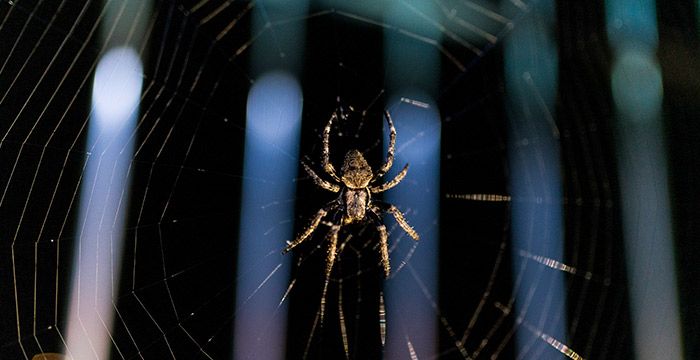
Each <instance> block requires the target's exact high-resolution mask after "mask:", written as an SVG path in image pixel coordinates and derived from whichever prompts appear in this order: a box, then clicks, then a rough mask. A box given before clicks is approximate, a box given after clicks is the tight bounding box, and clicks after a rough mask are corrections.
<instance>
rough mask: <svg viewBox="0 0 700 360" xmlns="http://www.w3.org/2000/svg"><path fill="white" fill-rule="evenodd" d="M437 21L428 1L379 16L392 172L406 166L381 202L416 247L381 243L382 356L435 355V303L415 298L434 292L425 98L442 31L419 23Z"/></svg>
mask: <svg viewBox="0 0 700 360" xmlns="http://www.w3.org/2000/svg"><path fill="white" fill-rule="evenodd" d="M437 16H439V10H438V6H437V5H436V4H435V3H433V2H428V1H425V2H390V3H388V5H386V10H385V14H384V21H385V22H386V23H387V24H388V25H389V26H388V27H387V28H386V29H385V31H384V64H385V65H384V67H385V69H386V86H387V89H388V92H389V94H390V95H389V101H388V102H387V109H388V110H389V112H390V113H391V115H392V118H393V119H394V124H395V126H396V131H397V138H396V139H397V140H396V158H395V159H394V168H393V169H392V171H393V173H396V172H398V171H399V170H400V169H401V168H402V167H403V165H404V164H406V163H410V166H409V170H408V175H407V176H406V178H404V180H403V182H402V183H401V184H399V185H398V186H397V187H395V188H393V189H391V190H389V191H388V192H387V194H386V195H385V199H386V200H387V201H388V202H390V203H393V204H395V205H396V206H397V207H398V208H399V210H401V211H403V212H404V213H405V214H406V218H407V220H408V221H409V223H410V224H411V225H413V227H414V228H415V230H416V231H417V232H418V233H419V235H420V237H421V239H420V241H419V242H418V243H417V244H416V243H414V241H413V240H412V239H411V238H410V237H409V236H407V235H406V234H404V233H403V232H402V231H401V230H400V228H396V230H395V231H393V232H392V233H391V236H390V238H389V246H390V248H394V249H395V250H394V251H393V252H392V253H391V259H392V271H396V273H395V274H394V275H392V277H391V278H390V279H389V280H388V281H387V282H386V283H385V286H384V288H385V293H386V321H387V322H386V329H387V330H386V331H387V334H386V335H387V336H386V348H385V351H384V357H385V358H386V359H407V358H413V357H416V356H417V357H418V358H419V359H422V358H427V357H431V356H434V355H435V354H436V353H437V345H438V344H437V321H436V316H435V312H434V310H433V307H432V302H433V301H435V302H438V301H439V300H438V299H437V298H436V297H433V298H428V297H427V296H421V295H419V294H423V295H425V294H433V295H432V296H437V295H435V294H437V293H438V285H437V284H438V278H437V276H438V275H437V259H438V242H439V239H440V233H439V231H438V227H437V225H436V224H437V223H438V222H439V216H440V214H439V204H440V197H439V191H440V114H439V111H438V109H437V106H436V103H435V102H434V100H433V98H432V97H433V96H434V95H435V94H436V93H437V88H438V84H439V78H440V76H439V74H440V51H439V47H440V46H441V44H440V42H441V41H442V32H440V30H439V29H438V28H437V27H436V26H434V24H432V23H430V21H426V19H431V18H435V17H437ZM385 133H388V129H385ZM387 140H388V139H385V141H384V144H385V145H384V146H387V143H388V141H387ZM391 175H392V174H389V176H388V177H387V178H388V179H390V178H391ZM389 217H390V216H388V218H389ZM388 218H387V222H388V223H391V220H390V219H388ZM414 246H415V248H414V249H415V252H414V253H413V254H412V256H410V259H409V258H408V257H407V256H409V255H410V254H411V251H412V250H411V249H413V247H414ZM406 260H408V262H407V264H406V266H403V268H401V265H400V264H401V263H402V262H403V261H406Z"/></svg>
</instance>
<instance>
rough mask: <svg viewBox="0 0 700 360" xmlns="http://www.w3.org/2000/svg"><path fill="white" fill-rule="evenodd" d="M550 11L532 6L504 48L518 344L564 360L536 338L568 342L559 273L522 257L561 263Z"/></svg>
mask: <svg viewBox="0 0 700 360" xmlns="http://www.w3.org/2000/svg"><path fill="white" fill-rule="evenodd" d="M554 6H555V5H554V2H553V1H549V0H543V1H536V2H532V3H531V5H530V7H531V8H530V10H529V11H528V12H527V13H526V14H524V16H523V17H522V18H521V19H520V20H519V22H518V24H517V26H516V27H515V29H514V30H513V32H512V33H510V34H509V36H508V38H507V40H506V41H505V44H504V46H505V51H504V56H505V59H504V60H505V78H506V108H507V114H508V121H509V124H510V125H509V127H510V130H509V138H508V141H509V143H508V149H509V150H508V160H509V163H508V165H509V170H510V171H509V173H510V175H509V176H510V179H509V184H510V191H511V196H512V198H513V199H514V200H513V203H512V230H511V236H512V243H513V246H512V259H513V266H512V268H513V278H514V279H516V281H515V282H514V289H513V293H514V296H515V307H516V308H515V321H516V325H517V326H518V328H517V333H516V346H517V352H518V356H519V357H520V358H528V359H529V358H537V359H561V358H563V357H564V355H563V354H562V353H561V352H559V351H558V350H556V349H555V348H554V347H552V346H550V345H549V344H547V343H546V342H545V341H541V340H540V339H545V338H548V337H551V338H554V339H556V340H557V341H560V342H565V341H566V319H567V317H566V311H567V308H566V291H565V286H564V285H565V283H564V274H563V273H562V272H559V271H557V270H555V269H552V268H549V267H546V266H544V265H542V264H540V263H538V262H533V261H530V260H528V259H527V258H526V257H523V256H521V253H522V252H523V251H525V252H527V253H530V254H535V255H537V256H543V257H546V258H550V259H553V260H556V261H559V262H562V263H563V262H565V259H564V231H563V228H562V220H563V214H562V199H563V195H562V179H561V171H562V170H561V165H560V162H561V158H560V155H559V153H560V143H559V133H558V130H557V127H556V119H555V116H556V111H555V99H556V91H557V86H558V85H557V81H558V71H559V69H558V56H557V48H556V43H555V39H554V38H553V32H554V29H555V8H554Z"/></svg>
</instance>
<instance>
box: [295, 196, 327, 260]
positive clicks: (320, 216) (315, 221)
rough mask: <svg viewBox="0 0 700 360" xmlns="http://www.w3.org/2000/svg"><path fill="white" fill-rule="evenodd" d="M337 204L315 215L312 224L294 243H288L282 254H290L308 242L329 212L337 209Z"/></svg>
mask: <svg viewBox="0 0 700 360" xmlns="http://www.w3.org/2000/svg"><path fill="white" fill-rule="evenodd" d="M335 207H336V205H335V204H331V205H329V206H326V207H324V208H323V209H320V210H319V211H318V212H317V213H316V215H314V217H313V219H312V220H311V224H310V225H309V226H307V227H306V229H304V231H303V232H302V233H301V234H299V236H297V238H296V239H294V241H290V242H288V243H287V247H286V248H284V250H282V254H286V253H288V252H289V251H290V250H292V249H294V248H295V247H296V246H297V245H299V244H301V243H302V242H303V241H304V240H306V239H307V238H308V237H309V235H311V234H312V233H313V232H314V231H316V228H317V227H318V224H319V223H321V219H323V217H324V216H326V215H328V212H329V211H331V210H332V209H333V208H335Z"/></svg>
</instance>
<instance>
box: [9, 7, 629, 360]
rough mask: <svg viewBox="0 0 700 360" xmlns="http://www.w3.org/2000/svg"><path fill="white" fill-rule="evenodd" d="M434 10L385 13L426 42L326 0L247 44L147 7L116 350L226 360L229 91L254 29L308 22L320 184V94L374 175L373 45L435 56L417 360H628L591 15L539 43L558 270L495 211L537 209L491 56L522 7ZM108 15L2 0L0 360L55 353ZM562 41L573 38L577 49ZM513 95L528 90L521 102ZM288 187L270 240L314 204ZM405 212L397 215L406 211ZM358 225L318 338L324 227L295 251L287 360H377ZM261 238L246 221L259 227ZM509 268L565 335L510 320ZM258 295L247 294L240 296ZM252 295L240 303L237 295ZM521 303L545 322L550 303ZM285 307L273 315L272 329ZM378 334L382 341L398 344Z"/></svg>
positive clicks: (342, 136) (309, 101)
mask: <svg viewBox="0 0 700 360" xmlns="http://www.w3.org/2000/svg"><path fill="white" fill-rule="evenodd" d="M433 3H434V5H435V7H436V8H437V9H438V10H439V11H438V12H437V13H436V14H435V15H426V14H423V13H421V12H420V11H418V10H416V9H415V7H413V5H412V3H411V2H408V1H406V2H404V1H398V2H397V4H399V6H405V7H406V8H408V9H409V10H411V9H413V10H412V11H414V16H415V19H414V21H424V22H426V23H427V24H429V25H431V26H435V27H436V28H438V29H439V32H440V34H441V36H442V38H443V41H442V42H436V41H434V39H430V38H425V37H423V36H421V35H420V34H417V33H414V32H411V31H410V29H407V28H403V27H401V26H400V25H397V24H394V23H390V22H386V20H385V19H384V18H382V16H381V15H376V14H375V15H372V14H367V13H366V12H364V11H360V10H358V9H353V8H352V7H344V6H341V4H338V3H333V2H317V3H312V5H311V7H310V10H309V13H308V14H307V15H303V16H300V17H299V16H294V17H289V18H283V19H268V21H270V27H269V28H267V30H266V31H263V32H261V33H254V32H252V31H251V16H252V15H251V13H252V12H253V11H256V9H257V8H258V7H261V6H264V3H263V2H255V3H252V2H232V1H223V0H222V1H219V0H201V1H177V2H159V3H157V4H155V7H154V10H153V12H152V15H151V16H150V18H148V19H147V22H146V34H145V37H144V39H145V41H144V45H143V48H142V49H141V51H142V54H147V58H148V62H147V63H146V65H145V71H144V72H145V75H144V90H143V96H142V101H141V114H140V116H139V118H138V126H137V133H136V139H137V140H136V142H135V144H136V145H135V148H136V151H135V153H134V155H133V157H132V158H131V161H130V167H129V171H130V172H131V176H132V179H133V180H132V181H133V184H132V189H131V193H132V195H131V201H130V203H129V205H128V209H125V210H124V211H125V215H126V218H127V230H126V232H125V244H124V246H125V250H124V256H123V260H122V269H123V271H122V273H121V282H120V284H119V291H118V296H116V297H115V298H114V299H113V302H114V309H115V311H116V317H115V326H114V329H112V330H111V332H110V338H111V341H112V347H113V350H112V357H113V358H117V359H133V358H143V359H162V358H178V359H193V358H213V359H225V358H230V357H231V352H232V346H233V345H232V343H233V336H234V334H233V322H234V321H235V320H236V316H237V314H240V313H242V312H245V311H246V310H247V306H249V305H250V302H249V303H244V304H242V305H239V307H236V306H235V305H234V304H235V300H234V299H235V291H236V285H237V284H238V283H239V282H240V281H241V279H242V278H245V277H250V276H253V275H252V274H246V273H243V274H236V273H235V269H236V257H237V249H238V247H237V240H238V239H237V237H238V226H239V224H238V214H239V212H240V205H241V194H240V191H241V190H240V189H241V186H242V181H243V167H242V158H243V145H242V144H243V143H244V137H245V115H246V95H247V93H248V90H249V88H250V86H251V84H252V82H253V80H254V76H253V74H252V71H250V70H249V69H250V66H251V64H250V63H249V62H250V60H249V58H248V51H249V48H250V47H251V44H253V43H255V42H256V41H263V40H262V39H263V38H265V37H268V36H269V37H271V38H272V40H269V39H265V40H266V41H273V42H274V41H275V40H274V36H275V33H276V32H283V31H285V25H286V24H289V23H297V22H302V23H305V24H306V26H307V44H305V45H304V48H305V52H304V54H305V55H304V56H305V58H304V65H303V67H304V69H305V70H304V76H303V79H302V87H303V89H304V113H303V125H302V138H301V157H302V159H303V160H305V161H307V162H308V163H309V164H311V165H312V166H313V167H314V169H315V170H317V171H320V170H321V167H320V165H319V164H320V161H319V159H320V154H321V134H322V129H323V126H324V125H325V123H326V121H327V119H328V117H329V116H330V114H331V113H332V112H333V111H334V110H335V109H336V107H337V106H338V99H340V101H341V102H342V104H343V105H344V106H353V107H354V108H355V109H356V110H357V112H358V113H360V112H361V111H366V114H365V116H359V115H357V114H356V115H357V116H354V117H353V119H351V120H348V121H346V122H343V123H340V124H338V125H337V126H336V127H334V133H333V137H332V147H333V153H332V154H333V156H334V158H333V159H332V160H333V161H334V163H335V164H339V163H340V161H341V159H342V155H343V154H344V150H345V149H348V148H350V147H356V148H359V149H361V150H363V151H364V152H365V153H366V154H368V160H369V162H370V163H371V164H374V165H373V167H375V168H376V166H377V165H376V164H379V163H381V161H382V156H383V155H384V151H385V150H384V148H383V145H382V139H383V135H381V134H382V121H381V114H382V113H381V112H382V110H383V108H384V107H385V106H386V105H387V101H388V99H387V98H386V93H387V89H386V88H385V86H384V83H383V81H384V80H383V79H384V71H385V69H384V68H383V66H384V65H382V55H381V54H382V46H383V44H382V39H383V38H382V32H383V31H390V32H393V33H395V34H398V36H400V37H405V38H406V39H411V40H412V41H415V42H416V43H417V44H419V46H425V47H428V48H434V49H437V51H438V52H439V53H440V56H441V64H442V72H441V74H440V79H438V80H436V81H437V82H438V85H437V88H438V94H437V104H438V107H439V112H440V116H441V121H442V129H443V130H442V140H441V143H442V154H441V166H442V170H441V174H440V189H441V190H440V195H441V196H440V198H441V204H440V216H439V218H435V219H434V226H435V227H436V229H439V232H440V234H442V235H441V237H440V239H437V240H436V241H438V240H439V249H440V259H439V260H440V261H439V269H438V270H439V274H440V280H439V287H438V289H439V290H438V291H437V292H430V291H427V290H426V289H427V288H426V287H424V286H422V285H421V288H422V289H424V290H426V291H422V292H421V293H417V294H414V296H417V297H424V298H426V299H428V300H429V301H430V302H431V303H432V304H433V307H432V308H431V311H432V312H433V314H434V316H435V318H436V319H437V324H438V337H439V343H438V346H437V349H438V351H437V352H436V353H434V354H431V355H430V358H435V359H453V358H454V359H481V358H499V359H500V358H503V359H510V358H518V359H520V358H538V357H559V358H564V357H567V356H568V357H569V358H574V359H576V358H579V357H577V356H581V357H583V358H587V359H588V358H591V359H593V358H595V359H622V358H630V357H631V354H630V353H631V336H630V329H629V325H628V323H629V321H628V320H629V314H628V310H627V306H628V304H627V298H626V297H627V290H626V287H627V285H626V283H625V274H624V264H623V256H622V254H621V252H622V251H621V249H622V244H621V240H620V239H621V236H620V228H619V217H618V214H617V202H618V200H617V190H616V177H615V170H614V169H615V164H614V163H613V162H612V160H610V159H612V158H613V156H612V154H614V149H613V147H612V140H611V139H612V135H611V130H610V118H611V114H612V105H611V101H610V96H609V94H607V93H605V92H604V91H603V92H602V93H601V92H595V93H591V92H589V91H587V90H585V89H587V88H590V87H593V88H596V89H606V88H607V87H606V85H604V84H606V83H607V80H606V79H607V77H608V74H607V70H606V66H607V63H608V62H609V59H608V54H607V50H606V45H605V44H604V41H603V40H601V38H604V28H605V27H604V25H603V16H602V9H601V5H599V4H598V5H596V4H566V3H561V4H559V6H560V7H559V10H558V13H557V14H554V15H555V16H558V21H559V22H560V23H561V25H560V26H559V27H557V28H555V29H554V30H553V31H557V32H558V33H557V38H558V39H559V43H558V44H559V46H560V47H561V48H560V50H559V53H560V55H561V58H560V62H559V64H560V67H561V71H560V74H561V75H560V85H559V89H558V91H559V95H558V103H557V105H556V107H555V108H547V109H546V110H547V111H548V112H549V113H552V114H557V116H556V124H554V126H555V127H556V129H557V131H558V133H559V134H560V135H561V136H560V137H559V138H558V141H559V142H560V144H561V169H562V173H563V174H562V176H563V188H564V196H563V197H562V198H561V199H558V200H559V202H560V203H561V206H562V209H563V211H564V223H565V229H564V237H565V239H566V243H565V254H564V257H563V258H557V259H555V258H548V257H546V256H543V255H542V254H538V253H532V252H530V251H529V250H528V249H525V248H523V249H518V248H515V247H514V245H513V242H512V241H511V216H510V210H511V207H512V203H513V202H514V201H522V202H532V201H535V200H536V199H528V198H524V199H515V198H511V197H510V194H509V182H508V176H509V172H510V169H509V164H508V155H507V154H508V150H509V147H510V146H512V145H509V140H508V136H509V135H508V133H509V128H508V126H509V125H508V122H507V118H508V112H507V110H506V108H505V105H504V104H505V103H506V98H507V95H508V93H507V91H506V85H505V79H504V73H503V66H504V64H503V62H504V61H503V57H504V43H505V42H506V41H507V40H508V39H509V38H510V37H511V36H513V34H514V33H515V32H517V31H519V30H518V29H519V24H520V23H521V22H522V21H524V19H527V18H528V17H530V16H534V15H537V11H538V8H537V7H536V6H534V5H535V3H534V2H532V1H524V2H521V1H519V0H512V1H503V2H502V3H497V2H492V1H448V0H436V1H434V2H433ZM104 10H105V5H104V4H103V3H102V2H99V1H87V2H81V1H71V0H61V1H43V0H37V1H29V0H14V1H7V0H6V1H2V2H0V39H2V41H0V55H1V56H0V61H2V65H1V67H0V83H1V84H3V86H2V88H1V89H0V116H1V117H2V121H0V135H2V138H1V141H0V157H1V159H2V161H1V162H0V166H1V167H2V168H1V169H2V170H1V171H0V189H1V190H2V197H1V198H0V209H1V214H2V216H1V218H0V237H1V238H0V269H2V271H1V273H0V276H2V279H1V280H0V304H2V306H1V307H0V309H1V310H0V311H1V312H2V314H1V316H0V318H1V319H2V320H1V321H2V326H1V327H0V346H1V348H0V357H2V358H8V359H31V358H32V356H34V355H35V354H39V353H42V352H61V351H62V349H63V347H64V346H65V330H66V326H67V324H66V321H67V319H66V309H67V307H68V300H69V287H70V286H69V285H70V284H69V282H70V274H71V265H72V260H73V258H74V256H75V255H73V254H72V249H73V245H74V243H75V241H76V238H75V235H74V234H75V228H76V224H77V223H78V219H77V216H78V215H77V208H78V202H79V200H80V199H79V195H80V191H79V188H80V184H81V181H82V178H83V175H84V172H85V163H86V160H87V158H88V157H89V156H90V153H89V151H87V150H85V147H84V145H85V143H86V136H87V135H86V132H87V130H86V128H87V123H88V120H89V116H90V114H89V109H90V105H89V102H90V85H89V84H90V83H89V81H90V79H91V77H92V75H93V73H94V69H95V66H96V63H97V60H98V58H99V56H100V55H101V53H102V52H103V51H104V49H102V48H101V46H100V45H99V44H98V41H97V33H98V30H97V27H96V26H97V24H99V21H100V19H101V18H102V16H103V15H102V14H103V11H104ZM578 15H582V16H580V17H578V18H576V17H577V16H578ZM573 18H576V21H574V19H573ZM591 34H593V35H591ZM596 36H598V37H596ZM577 42H583V43H584V44H585V45H584V46H579V47H577V46H575V45H574V44H577ZM284 46H285V45H283V44H280V48H283V47H284ZM280 56H281V58H282V59H283V58H284V57H283V56H282V54H280ZM528 91H529V92H530V94H531V95H532V96H536V95H537V89H536V88H532V89H530V90H528ZM420 100H421V99H406V101H405V102H404V103H402V106H419V105H420ZM417 104H418V105H417ZM398 136H399V137H400V136H401V134H400V133H399V134H398ZM410 140H411V139H407V141H408V143H410V142H411V141H410ZM336 149H337V150H336ZM273 165H274V164H273ZM401 165H402V164H401ZM337 166H338V165H336V167H337ZM272 168H274V166H271V171H273V169H272ZM397 171H398V169H396V168H394V169H392V172H390V173H389V175H390V176H392V175H393V174H396V172H397ZM532 171H533V172H537V171H539V170H538V169H532ZM408 176H409V177H408V178H407V179H406V180H405V181H403V182H402V183H401V184H399V186H402V187H407V188H413V189H412V190H415V191H417V192H419V191H421V190H422V189H420V188H419V187H418V185H416V184H415V183H412V182H411V181H410V176H411V175H410V172H409V175H408ZM260 180H261V181H265V179H260ZM289 180H290V181H295V182H297V184H298V185H297V195H296V197H294V198H283V199H277V201H276V202H275V203H271V204H269V207H272V208H274V207H276V206H279V204H282V203H289V202H294V203H295V204H296V205H295V206H296V214H295V216H294V218H283V219H278V220H279V224H280V226H282V225H283V224H287V223H290V222H291V223H294V224H295V231H299V230H300V229H302V228H303V226H305V225H306V224H307V221H308V218H309V217H310V216H311V215H312V214H314V213H315V211H316V210H317V209H319V208H320V207H321V206H322V205H323V204H325V203H326V202H327V201H329V200H331V199H332V195H328V194H327V193H323V192H322V191H321V190H319V189H318V188H317V187H315V186H314V185H313V183H312V181H311V180H310V179H309V178H308V177H307V176H306V175H305V174H304V173H303V170H301V169H300V172H299V173H298V174H297V175H296V176H294V177H292V178H290V179H289ZM397 205H398V206H399V207H401V204H400V203H398V204H397ZM403 210H404V211H405V212H406V217H407V219H408V220H409V222H410V220H411V214H412V213H413V212H415V211H420V209H403ZM387 227H388V228H389V229H390V248H391V258H392V265H393V269H392V270H393V271H394V272H404V271H405V272H411V271H412V268H411V256H412V253H413V252H414V251H415V249H416V247H420V246H421V243H420V242H418V243H414V242H412V241H410V239H407V238H406V237H405V236H403V237H402V236H401V232H402V231H401V229H400V228H398V227H397V226H396V224H395V223H394V222H392V221H390V220H388V219H387ZM373 229H374V228H373V226H364V225H362V224H359V225H353V226H348V227H347V228H346V229H345V230H343V232H341V236H340V240H339V244H340V245H339V246H340V247H341V248H342V251H341V253H340V257H339V260H338V264H337V267H336V269H335V270H334V274H333V276H332V279H331V283H330V285H329V291H328V293H327V297H326V306H327V309H326V316H325V318H324V321H323V323H322V324H321V323H320V322H319V320H318V318H319V311H320V301H321V293H322V287H323V278H322V273H323V270H322V269H323V268H324V261H325V248H324V247H323V245H324V244H325V242H324V240H323V239H324V238H323V235H324V233H325V231H327V228H324V227H323V226H321V227H319V230H318V233H317V234H315V235H314V236H313V237H312V238H311V239H309V240H307V242H306V243H305V244H304V245H303V246H300V248H299V250H298V251H295V255H294V262H293V266H292V276H291V279H290V281H289V284H290V286H289V289H288V290H289V291H288V292H287V293H285V295H284V297H282V298H280V299H278V300H279V302H280V303H281V304H285V305H286V306H287V307H288V309H289V315H288V316H289V321H288V329H287V334H288V338H287V348H288V349H287V355H288V357H289V358H302V357H305V358H346V357H347V358H358V359H360V358H379V357H381V353H382V344H381V340H380V339H381V337H382V334H381V332H382V331H383V330H382V324H383V322H382V319H381V317H382V315H381V314H380V309H382V310H383V307H382V306H384V305H383V304H382V302H383V301H384V300H383V297H382V296H383V295H382V294H383V293H382V288H383V286H384V285H383V283H382V277H381V268H380V266H379V257H378V253H377V250H376V240H374V239H376V233H375V232H374V230H373ZM424 230H425V229H424ZM274 231H275V229H260V233H261V235H263V234H274ZM286 240H289V239H282V238H281V239H279V242H278V244H279V245H278V246H277V247H274V248H270V249H269V254H270V255H269V256H277V255H278V254H279V252H280V250H281V249H283V248H284V245H285V241H286ZM511 254H517V256H512V255H511ZM288 256H292V255H288ZM521 264H526V265H527V267H531V268H532V267H535V268H536V269H539V271H542V272H561V273H563V274H564V276H565V292H566V295H567V299H568V304H567V308H566V309H564V311H565V312H566V314H567V317H568V322H567V324H566V331H567V334H568V337H567V338H563V339H559V338H553V337H551V336H549V335H548V334H546V333H543V330H542V329H541V328H539V327H538V324H534V323H527V322H522V321H519V320H518V319H517V318H516V317H515V316H516V315H515V305H514V303H515V302H516V301H518V299H516V294H517V293H520V292H515V291H514V290H513V289H514V283H517V279H518V278H519V276H520V275H521V274H522V273H523V271H525V270H524V267H520V266H521ZM516 265H517V266H516ZM276 269H277V268H261V269H259V272H260V273H262V274H263V275H264V276H263V278H265V279H269V278H271V277H276V276H281V275H279V273H278V272H277V271H276ZM518 269H520V270H518ZM117 275H119V274H117ZM256 276H257V275H256ZM411 278H412V279H413V281H415V282H416V283H417V284H419V285H420V284H421V282H422V281H423V279H422V278H421V276H420V274H416V273H412V275H411ZM390 281H392V279H391V278H390V279H388V280H387V282H390ZM264 286H265V280H263V281H261V282H260V283H259V286H258V288H260V287H264ZM516 286H517V285H516ZM529 286H533V288H532V289H525V290H526V291H527V290H533V291H534V290H535V287H537V286H538V285H537V283H535V284H534V285H529ZM256 291H257V289H255V290H252V291H250V293H248V294H247V295H248V297H249V298H251V299H253V298H254V296H255V293H256ZM531 306H533V307H538V306H542V307H544V308H542V309H541V310H542V311H544V312H548V311H553V309H550V308H547V305H546V304H532V305H531ZM282 314H283V313H282V312H280V315H278V316H279V317H280V318H281V317H282V316H286V315H282ZM341 318H342V321H341ZM264 325H265V326H268V327H275V326H277V324H276V323H269V324H264ZM392 325H393V324H391V323H388V324H386V327H387V328H389V329H390V331H398V332H401V331H402V330H401V329H400V328H399V327H394V328H392ZM519 329H526V330H527V331H529V333H530V336H531V337H530V338H529V339H527V341H529V342H530V343H531V346H530V350H529V351H528V352H526V353H521V354H517V352H516V347H515V336H516V335H515V333H516V332H517V331H519ZM412 346H413V345H412V343H411V341H410V339H408V338H407V339H406V342H405V348H406V351H407V352H406V353H407V354H408V356H415V354H413V353H412V351H413V349H412Z"/></svg>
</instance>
